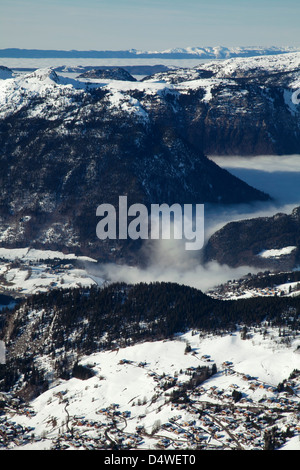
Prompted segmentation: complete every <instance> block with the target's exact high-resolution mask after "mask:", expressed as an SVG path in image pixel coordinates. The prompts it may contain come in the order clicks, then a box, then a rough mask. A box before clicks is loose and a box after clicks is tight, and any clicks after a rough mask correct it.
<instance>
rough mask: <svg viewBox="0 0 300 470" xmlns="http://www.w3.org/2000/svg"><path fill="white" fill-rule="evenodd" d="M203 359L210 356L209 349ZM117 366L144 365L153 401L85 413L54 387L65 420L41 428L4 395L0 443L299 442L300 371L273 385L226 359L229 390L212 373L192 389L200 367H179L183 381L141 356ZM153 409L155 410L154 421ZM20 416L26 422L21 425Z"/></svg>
mask: <svg viewBox="0 0 300 470" xmlns="http://www.w3.org/2000/svg"><path fill="white" fill-rule="evenodd" d="M201 360H202V361H204V362H205V361H206V362H207V363H208V364H209V363H210V362H211V359H210V356H209V355H204V356H202V357H201ZM119 365H120V366H121V367H125V366H126V367H135V368H136V367H138V368H142V369H144V370H145V372H146V374H147V375H148V376H149V377H151V379H152V380H154V382H155V396H153V397H152V398H151V400H150V401H149V400H146V399H144V400H139V401H136V402H134V401H133V400H132V401H131V403H129V404H128V406H127V409H125V407H124V405H120V404H118V403H111V404H109V405H107V406H105V407H102V408H99V409H95V413H94V418H93V419H89V418H88V417H87V416H84V415H82V416H79V415H72V413H71V412H70V411H69V405H70V403H71V398H70V396H69V395H68V392H67V391H66V392H65V393H62V392H58V393H56V394H55V395H53V397H52V398H51V400H50V399H49V403H50V401H55V400H56V401H57V403H58V404H60V405H61V406H62V407H63V408H62V409H63V410H64V413H63V414H64V416H65V419H64V421H63V422H62V423H61V422H59V420H58V419H57V418H55V417H54V416H52V417H51V416H49V418H48V419H47V421H46V422H45V427H44V430H43V432H42V433H41V434H38V433H37V429H35V427H34V425H33V426H30V424H29V423H30V422H32V423H33V422H34V417H35V415H36V412H35V411H34V409H33V408H32V407H31V406H29V405H26V404H25V403H22V401H21V400H18V399H16V398H12V397H11V396H9V395H7V396H6V395H5V394H3V393H2V394H1V404H2V407H1V415H0V448H2V449H5V448H8V449H13V448H17V447H21V448H23V447H24V446H25V448H26V447H27V446H29V448H30V447H31V446H36V445H38V446H39V448H43V446H45V448H50V449H54V450H64V449H86V450H93V449H95V450H97V449H98V450H101V449H118V450H122V449H141V450H142V449H150V448H151V449H168V450H176V449H190V450H197V449H199V450H200V449H206V450H207V449H211V450H213V449H218V450H223V449H229V450H234V449H238V450H250V449H251V450H264V449H272V448H278V447H281V446H284V444H285V442H286V440H287V439H288V438H293V439H297V440H298V441H299V440H300V425H299V418H300V371H295V372H294V373H293V374H292V375H291V378H290V379H289V380H286V381H284V383H282V384H278V386H277V387H274V386H271V385H269V384H267V383H264V382H262V381H261V380H258V379H257V378H255V377H251V376H249V375H246V374H241V373H239V372H237V371H236V370H235V368H234V363H232V362H231V361H224V362H223V363H222V366H221V369H220V370H219V371H217V372H216V374H215V375H216V380H217V379H218V381H219V382H222V380H224V379H222V378H226V384H227V385H226V388H222V387H218V386H217V385H213V384H214V382H215V380H213V379H214V376H213V377H209V378H208V379H207V380H204V381H203V382H202V383H201V384H200V385H199V386H196V387H193V386H192V387H190V386H189V384H191V379H192V378H194V379H195V374H196V375H197V374H199V373H200V370H203V367H201V368H198V370H197V368H195V367H189V368H187V369H186V370H184V371H181V374H180V375H181V377H182V380H180V377H172V376H168V375H166V374H158V373H155V372H153V371H150V370H147V366H145V364H144V363H141V362H136V363H135V362H134V361H127V360H126V359H121V360H120V361H119ZM212 380H213V381H212ZM218 381H217V382H216V383H218ZM167 384H168V385H167ZM175 392H176V393H175ZM147 408H148V409H150V410H151V411H149V412H148V411H147ZM150 415H151V416H156V415H157V418H155V419H154V421H153V420H152V421H151V423H152V424H151V426H150V425H149V422H150V421H149V416H150ZM162 416H163V417H165V418H166V417H167V416H168V418H166V419H165V420H162ZM22 417H23V418H24V417H26V420H25V421H26V423H28V424H27V425H24V424H23V425H21V424H20V421H22V419H21V418H22Z"/></svg>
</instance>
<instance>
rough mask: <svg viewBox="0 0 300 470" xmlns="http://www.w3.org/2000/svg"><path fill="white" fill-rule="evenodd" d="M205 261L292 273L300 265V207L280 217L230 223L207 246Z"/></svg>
mask: <svg viewBox="0 0 300 470" xmlns="http://www.w3.org/2000/svg"><path fill="white" fill-rule="evenodd" d="M205 260H206V261H212V260H217V261H218V262H219V263H220V264H227V265H229V266H232V267H238V266H255V267H257V268H262V269H275V270H277V269H278V270H286V271H287V270H291V269H294V268H295V267H296V266H297V265H299V262H300V207H297V208H295V209H294V210H293V212H292V214H290V215H288V214H281V213H279V214H277V215H275V216H273V217H259V218H254V219H249V220H243V221H239V222H231V223H229V224H227V225H225V227H223V228H222V229H221V230H219V231H217V232H216V233H215V234H214V235H212V237H211V238H210V239H209V241H208V243H207V246H206V247H205Z"/></svg>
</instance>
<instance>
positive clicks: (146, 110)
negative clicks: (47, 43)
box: [0, 69, 268, 261]
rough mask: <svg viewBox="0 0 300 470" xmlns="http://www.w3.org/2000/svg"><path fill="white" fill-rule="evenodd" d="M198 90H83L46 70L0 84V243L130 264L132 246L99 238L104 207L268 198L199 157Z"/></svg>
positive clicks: (114, 85) (116, 85) (130, 85)
mask: <svg viewBox="0 0 300 470" xmlns="http://www.w3.org/2000/svg"><path fill="white" fill-rule="evenodd" d="M196 88H197V89H195V87H191V89H190V88H189V87H188V86H187V85H185V87H184V88H181V89H180V90H177V89H175V88H174V87H173V86H171V85H168V84H166V83H157V82H155V83H153V82H145V83H139V82H124V81H108V82H107V83H106V84H105V83H103V82H101V83H98V84H97V83H96V84H92V83H89V84H85V83H84V82H82V81H76V80H67V79H64V78H62V77H60V76H58V75H57V74H56V73H55V72H54V71H53V70H51V69H46V70H38V71H36V72H34V73H31V74H28V75H25V76H20V77H16V78H14V79H9V80H3V81H2V82H0V91H1V95H0V96H1V103H0V105H1V107H0V149H1V150H0V169H1V181H0V183H1V195H0V241H1V244H2V246H7V247H8V246H11V247H21V246H33V247H38V248H48V249H60V250H69V251H74V250H75V251H77V252H78V253H80V254H86V255H89V256H93V257H95V258H97V259H107V258H110V257H112V256H118V257H119V259H122V257H125V258H126V260H127V261H128V260H130V259H131V257H132V256H133V257H134V255H133V253H134V252H135V248H138V247H139V246H140V245H139V242H136V243H134V244H132V243H131V242H124V243H122V244H121V243H120V244H119V243H116V242H114V241H113V242H110V241H108V240H107V241H100V240H98V239H97V237H96V224H97V220H98V219H97V218H96V208H97V206H98V205H99V204H101V203H112V204H114V205H115V206H117V204H118V197H119V196H120V195H127V196H128V203H129V204H132V203H143V204H145V205H147V206H148V207H149V205H150V204H152V203H159V204H161V203H167V204H173V203H180V204H187V203H195V204H196V203H198V204H200V203H205V202H215V203H218V202H222V203H240V202H248V201H252V200H266V199H267V198H268V196H267V195H265V194H264V193H261V192H260V191H257V190H255V189H253V188H251V187H249V186H248V185H246V184H245V183H243V182H242V181H240V180H239V179H237V178H235V177H233V176H232V175H231V174H230V173H228V172H226V171H225V170H222V169H220V168H219V167H218V166H217V165H216V164H215V163H213V162H211V161H210V160H208V159H207V158H206V157H205V156H204V154H203V152H202V151H201V147H202V146H201V145H199V142H198V137H197V138H196V137H195V130H196V129H199V125H198V124H199V123H198V124H197V120H196V118H195V116H196V115H198V114H199V116H201V115H202V112H203V113H206V111H205V110H206V104H205V100H204V101H203V98H204V97H205V96H206V95H205V93H206V91H205V90H203V89H202V88H201V87H196ZM200 127H201V126H200ZM197 132H198V131H197ZM206 132H207V131H206ZM194 141H195V142H194ZM133 245H134V247H135V248H134V247H133ZM112 247H114V248H117V250H114V252H113V253H114V254H112V251H111V248H112Z"/></svg>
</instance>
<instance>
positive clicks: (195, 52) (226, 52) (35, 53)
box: [0, 46, 300, 59]
mask: <svg viewBox="0 0 300 470" xmlns="http://www.w3.org/2000/svg"><path fill="white" fill-rule="evenodd" d="M299 50H300V47H299V48H297V47H292V46H282V47H280V46H270V47H263V46H261V47H259V46H249V47H243V46H240V47H225V46H208V47H185V48H173V49H166V50H162V51H147V50H137V49H128V50H119V51H118V50H111V51H105V50H103V51H97V50H89V51H79V50H70V51H66V50H42V49H19V48H6V49H0V57H1V58H4V57H16V58H47V57H48V58H135V57H136V58H146V59H147V58H149V59H151V58H166V59H171V58H173V59H190V58H192V59H213V58H215V59H227V58H229V57H253V56H261V55H275V54H285V53H288V52H295V51H299Z"/></svg>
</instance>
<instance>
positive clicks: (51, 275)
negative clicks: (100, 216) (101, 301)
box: [0, 248, 103, 295]
mask: <svg viewBox="0 0 300 470" xmlns="http://www.w3.org/2000/svg"><path fill="white" fill-rule="evenodd" d="M0 260H1V261H0V292H1V291H5V293H10V292H11V293H13V292H14V293H16V292H17V293H19V294H21V295H27V294H35V293H37V292H45V291H47V290H49V289H52V288H57V287H60V288H74V287H89V286H91V285H94V284H102V283H103V279H100V278H97V277H95V276H92V275H90V274H89V273H88V271H87V270H86V269H84V268H80V269H79V268H77V267H75V266H74V265H73V264H72V261H81V262H82V263H84V264H83V265H85V264H86V263H95V260H93V259H92V258H89V257H85V256H75V254H64V253H61V252H58V251H51V250H35V249H33V248H16V249H8V248H0ZM68 260H70V264H65V263H64V264H61V263H60V262H61V261H64V262H65V261H68ZM50 261H52V262H54V264H53V263H52V264H50V263H49V262H50ZM55 262H57V263H55ZM55 264H56V265H55Z"/></svg>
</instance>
